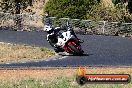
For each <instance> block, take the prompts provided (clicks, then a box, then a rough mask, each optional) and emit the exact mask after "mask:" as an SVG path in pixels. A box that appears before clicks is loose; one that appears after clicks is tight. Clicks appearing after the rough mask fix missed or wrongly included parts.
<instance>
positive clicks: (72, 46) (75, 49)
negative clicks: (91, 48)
mask: <svg viewBox="0 0 132 88" xmlns="http://www.w3.org/2000/svg"><path fill="white" fill-rule="evenodd" d="M69 47H70V48H71V50H72V53H73V54H74V55H82V54H83V52H82V51H80V50H78V49H77V47H76V46H74V45H73V44H72V43H71V44H69Z"/></svg>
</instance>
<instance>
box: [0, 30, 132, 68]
mask: <svg viewBox="0 0 132 88" xmlns="http://www.w3.org/2000/svg"><path fill="white" fill-rule="evenodd" d="M77 36H78V37H79V38H80V39H82V40H84V43H82V44H81V45H82V48H83V50H84V51H85V55H83V56H72V55H61V56H59V57H55V58H52V59H50V60H46V61H45V60H44V61H38V62H25V63H9V64H0V67H62V66H63V67H65V66H68V67H69V66H132V38H130V37H127V38H126V37H119V36H101V35H77ZM0 42H8V43H17V44H29V45H35V46H40V47H43V46H44V47H47V48H52V47H51V46H50V45H49V44H48V42H47V41H46V34H45V33H44V32H17V31H9V30H0Z"/></svg>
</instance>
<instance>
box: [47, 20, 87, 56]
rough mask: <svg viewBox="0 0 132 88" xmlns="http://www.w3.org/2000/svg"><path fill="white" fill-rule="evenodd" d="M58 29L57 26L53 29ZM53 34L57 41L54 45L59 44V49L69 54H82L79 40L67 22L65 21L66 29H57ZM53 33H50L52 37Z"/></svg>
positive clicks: (49, 28) (48, 28)
mask: <svg viewBox="0 0 132 88" xmlns="http://www.w3.org/2000/svg"><path fill="white" fill-rule="evenodd" d="M51 29H52V27H50V26H48V27H47V30H51ZM58 29H59V28H58V27H56V28H55V30H58ZM54 34H56V35H57V42H56V44H55V45H54V46H59V48H60V49H63V50H64V51H66V52H67V53H69V54H73V55H83V53H84V51H83V50H82V48H81V45H80V42H79V41H78V39H77V38H76V37H75V36H74V35H73V33H72V31H71V30H70V27H69V22H67V30H65V31H61V30H59V31H57V32H56V33H54ZM54 34H51V35H52V37H54ZM49 35H50V34H49ZM49 35H47V40H48V37H49ZM54 39H55V38H54ZM48 41H51V40H48ZM53 41H56V40H52V42H53Z"/></svg>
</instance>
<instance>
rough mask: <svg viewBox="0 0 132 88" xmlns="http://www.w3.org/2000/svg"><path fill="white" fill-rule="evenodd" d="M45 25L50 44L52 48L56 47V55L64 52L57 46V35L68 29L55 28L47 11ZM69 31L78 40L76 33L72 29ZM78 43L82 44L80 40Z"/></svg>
mask: <svg viewBox="0 0 132 88" xmlns="http://www.w3.org/2000/svg"><path fill="white" fill-rule="evenodd" d="M43 23H44V31H46V32H47V33H48V37H47V41H48V42H49V43H50V45H51V46H52V47H54V50H55V52H56V53H59V52H64V50H63V49H62V48H60V47H59V46H56V43H57V42H58V38H57V33H58V31H59V30H67V28H66V27H64V26H63V27H56V28H54V27H53V25H52V22H51V19H50V18H49V13H48V12H47V11H46V12H45V14H44V18H43ZM68 29H70V31H71V32H72V34H73V35H74V36H75V37H76V38H77V36H76V34H75V32H74V31H73V30H72V29H71V28H68ZM77 39H78V38H77ZM78 41H79V42H80V43H82V42H81V41H80V39H78Z"/></svg>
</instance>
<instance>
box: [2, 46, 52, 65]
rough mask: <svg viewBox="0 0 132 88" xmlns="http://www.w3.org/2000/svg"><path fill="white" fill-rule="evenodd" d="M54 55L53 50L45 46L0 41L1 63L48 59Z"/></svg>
mask: <svg viewBox="0 0 132 88" xmlns="http://www.w3.org/2000/svg"><path fill="white" fill-rule="evenodd" d="M54 55H55V52H54V51H53V50H50V49H47V48H45V47H34V46H28V45H17V44H9V43H0V63H7V62H18V61H21V60H36V59H46V58H49V57H51V56H54Z"/></svg>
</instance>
